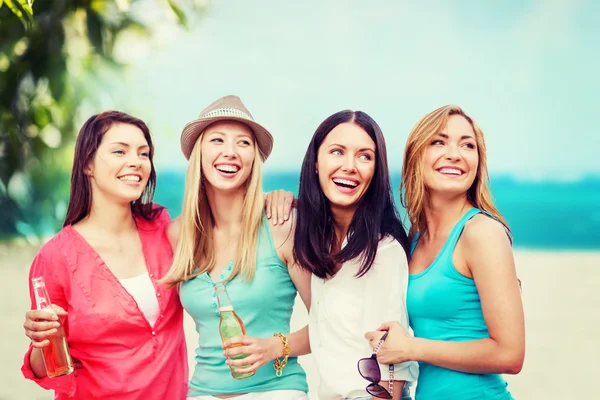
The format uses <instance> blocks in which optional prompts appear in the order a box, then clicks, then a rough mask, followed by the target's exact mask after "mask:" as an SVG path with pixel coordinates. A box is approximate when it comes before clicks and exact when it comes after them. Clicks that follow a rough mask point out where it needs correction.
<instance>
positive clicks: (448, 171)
mask: <svg viewBox="0 0 600 400" xmlns="http://www.w3.org/2000/svg"><path fill="white" fill-rule="evenodd" d="M440 172H441V173H442V174H450V175H462V174H463V172H462V171H461V170H460V169H455V168H442V169H440Z"/></svg>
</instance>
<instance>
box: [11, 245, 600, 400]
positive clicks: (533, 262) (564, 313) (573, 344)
mask: <svg viewBox="0 0 600 400" xmlns="http://www.w3.org/2000/svg"><path fill="white" fill-rule="evenodd" d="M36 251H37V246H35V245H30V244H18V243H13V244H11V245H10V246H8V245H7V244H6V243H0V265H1V269H0V271H1V272H0V274H1V278H2V279H1V280H0V293H1V298H2V321H3V329H2V342H1V343H0V364H1V367H2V374H0V400H38V399H39V400H49V399H52V398H53V397H52V394H51V393H50V392H48V391H45V390H43V389H41V388H39V387H38V386H37V385H35V384H34V383H33V382H30V381H27V380H26V379H25V378H23V376H22V375H21V371H20V368H21V363H22V360H23V353H24V352H25V350H26V348H27V345H28V342H29V340H28V338H27V337H25V335H24V334H23V327H22V324H23V321H24V313H25V311H26V310H27V309H28V307H29V295H28V289H27V277H28V270H29V265H30V263H31V260H32V259H33V256H34V255H35V253H36ZM515 258H516V262H517V269H518V274H519V277H520V278H521V280H522V282H523V302H524V306H525V317H526V329H527V354H526V358H525V366H524V368H523V371H522V372H521V373H520V374H519V375H516V376H507V377H506V379H507V380H508V382H509V388H510V390H511V392H512V393H513V395H514V397H515V399H527V400H550V399H598V398H600V386H598V385H597V384H596V382H595V381H594V379H595V378H596V377H597V373H598V372H600V363H599V361H598V359H599V358H600V346H599V345H598V344H597V341H598V338H599V337H600V311H599V307H598V305H599V304H600V290H598V289H599V288H600V285H599V284H600V252H588V253H585V252H582V253H576V252H535V251H523V250H518V251H515ZM306 321H307V316H306V311H305V310H304V307H303V305H302V304H301V303H300V304H299V302H297V306H296V309H295V311H294V315H293V320H292V328H293V329H296V328H298V327H301V326H302V325H303V324H305V323H306ZM185 329H186V335H187V340H188V350H189V354H190V357H189V359H190V366H192V361H193V358H192V354H193V350H194V347H195V343H196V333H195V331H194V326H193V323H192V322H191V320H190V319H189V317H186V323H185ZM300 361H301V363H302V365H303V366H304V368H305V369H306V372H307V375H308V380H309V386H310V390H311V393H310V395H311V399H317V396H316V391H317V388H318V384H319V379H318V377H317V376H316V371H315V368H314V363H313V360H312V358H311V356H310V355H308V356H304V357H301V359H300Z"/></svg>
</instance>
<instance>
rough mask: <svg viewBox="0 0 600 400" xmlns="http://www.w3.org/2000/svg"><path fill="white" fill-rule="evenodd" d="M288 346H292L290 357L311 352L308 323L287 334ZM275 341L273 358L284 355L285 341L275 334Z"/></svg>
mask: <svg viewBox="0 0 600 400" xmlns="http://www.w3.org/2000/svg"><path fill="white" fill-rule="evenodd" d="M286 337H287V342H288V346H289V348H290V355H289V356H290V357H297V356H303V355H305V354H308V353H310V343H309V339H308V325H306V326H305V327H304V328H302V329H300V330H297V331H296V332H292V333H289V334H288V335H286ZM271 340H272V341H273V350H274V351H273V357H272V359H273V360H274V359H276V358H281V357H283V341H282V340H281V338H279V337H277V336H274V337H273V338H272V339H271Z"/></svg>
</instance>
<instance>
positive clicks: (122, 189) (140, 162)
mask: <svg viewBox="0 0 600 400" xmlns="http://www.w3.org/2000/svg"><path fill="white" fill-rule="evenodd" d="M151 168H152V166H151V163H150V147H149V146H148V142H147V141H146V138H145V137H144V133H143V132H142V131H141V129H139V128H138V127H136V126H134V125H130V124H124V123H117V124H114V125H113V126H112V127H111V128H110V129H109V130H108V131H106V133H105V134H104V135H103V136H102V141H101V142H100V145H99V146H98V150H97V151H96V155H95V157H94V159H93V160H92V162H91V163H90V165H89V166H88V167H87V170H86V171H85V172H86V174H87V175H88V176H89V178H90V182H91V185H92V196H93V197H94V196H98V195H100V194H102V195H104V196H105V197H111V198H113V199H117V200H118V201H120V202H123V203H131V202H132V201H135V200H137V199H139V198H140V196H141V195H142V192H143V191H144V189H145V188H146V184H147V183H148V178H149V177H150V170H151Z"/></svg>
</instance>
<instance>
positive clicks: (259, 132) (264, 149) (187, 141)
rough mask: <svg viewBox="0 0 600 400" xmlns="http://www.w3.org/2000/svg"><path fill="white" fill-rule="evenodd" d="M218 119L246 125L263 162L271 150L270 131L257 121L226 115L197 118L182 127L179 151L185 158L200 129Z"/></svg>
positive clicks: (271, 138)
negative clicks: (252, 134)
mask: <svg viewBox="0 0 600 400" xmlns="http://www.w3.org/2000/svg"><path fill="white" fill-rule="evenodd" d="M219 121H236V122H241V123H242V124H244V125H247V126H248V127H249V128H250V129H251V130H252V132H253V133H254V137H255V139H256V144H257V145H258V150H259V152H260V156H261V158H262V160H263V162H264V161H266V159H267V158H268V157H269V155H270V154H271V151H272V150H273V136H271V133H270V132H269V131H268V130H267V129H265V127H263V126H262V125H260V124H259V123H257V122H254V121H252V120H249V119H246V118H240V117H233V116H227V115H223V116H218V117H211V118H199V119H196V120H194V121H191V122H188V123H187V124H186V125H185V126H184V127H183V131H182V132H181V151H182V152H183V155H184V156H185V158H186V159H188V160H189V159H190V155H191V154H192V150H193V149H194V145H195V144H196V141H197V140H198V137H199V136H200V134H201V133H202V131H204V130H205V129H206V128H207V127H208V126H209V125H211V124H214V123H215V122H219Z"/></svg>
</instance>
